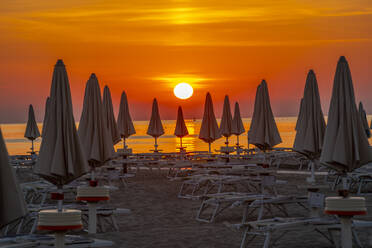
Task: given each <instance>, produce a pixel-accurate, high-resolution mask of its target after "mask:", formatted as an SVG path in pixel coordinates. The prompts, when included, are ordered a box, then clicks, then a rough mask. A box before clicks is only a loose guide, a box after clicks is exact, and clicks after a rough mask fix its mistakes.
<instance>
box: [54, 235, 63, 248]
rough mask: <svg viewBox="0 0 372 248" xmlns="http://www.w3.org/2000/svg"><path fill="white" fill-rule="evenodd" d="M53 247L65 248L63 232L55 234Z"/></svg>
mask: <svg viewBox="0 0 372 248" xmlns="http://www.w3.org/2000/svg"><path fill="white" fill-rule="evenodd" d="M54 235H55V238H56V241H55V245H56V248H63V247H65V232H56V233H55V234H54Z"/></svg>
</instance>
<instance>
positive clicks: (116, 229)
mask: <svg viewBox="0 0 372 248" xmlns="http://www.w3.org/2000/svg"><path fill="white" fill-rule="evenodd" d="M111 221H112V225H113V226H114V228H115V231H117V232H118V231H119V226H118V223H117V222H116V220H115V217H114V214H112V215H111Z"/></svg>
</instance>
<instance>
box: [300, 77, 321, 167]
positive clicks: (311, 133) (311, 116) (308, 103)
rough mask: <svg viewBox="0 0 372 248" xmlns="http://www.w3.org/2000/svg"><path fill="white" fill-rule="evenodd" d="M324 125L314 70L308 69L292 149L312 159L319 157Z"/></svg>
mask: <svg viewBox="0 0 372 248" xmlns="http://www.w3.org/2000/svg"><path fill="white" fill-rule="evenodd" d="M325 127H326V124H325V121H324V116H323V112H322V107H321V104H320V97H319V89H318V83H317V80H316V76H315V73H314V71H313V70H310V71H309V73H308V74H307V78H306V84H305V89H304V95H303V98H302V99H301V105H300V112H299V115H298V119H297V123H296V137H295V140H294V145H293V149H294V150H295V151H298V152H300V153H302V154H304V155H306V156H308V157H309V158H310V159H312V160H313V159H319V156H320V153H321V151H322V146H323V139H324V133H325Z"/></svg>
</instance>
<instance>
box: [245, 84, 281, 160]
mask: <svg viewBox="0 0 372 248" xmlns="http://www.w3.org/2000/svg"><path fill="white" fill-rule="evenodd" d="M281 142H282V139H281V137H280V134H279V131H278V128H277V126H276V123H275V119H274V115H273V112H272V110H271V105H270V97H269V91H268V88H267V84H266V81H265V80H262V82H261V83H260V84H259V85H258V87H257V91H256V98H255V103H254V111H253V115H252V122H251V125H250V128H249V131H248V143H249V144H253V145H255V146H256V147H257V148H259V149H260V150H262V151H263V152H264V154H265V153H266V151H267V150H270V149H271V148H272V147H274V146H275V145H277V144H279V143H281Z"/></svg>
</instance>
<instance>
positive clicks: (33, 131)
mask: <svg viewBox="0 0 372 248" xmlns="http://www.w3.org/2000/svg"><path fill="white" fill-rule="evenodd" d="M24 136H25V138H27V139H29V140H31V155H32V154H34V153H35V150H34V140H35V139H37V138H39V137H40V132H39V128H38V126H37V124H36V120H35V114H34V108H33V107H32V105H31V104H30V106H29V110H28V121H27V126H26V130H25V135H24Z"/></svg>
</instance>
